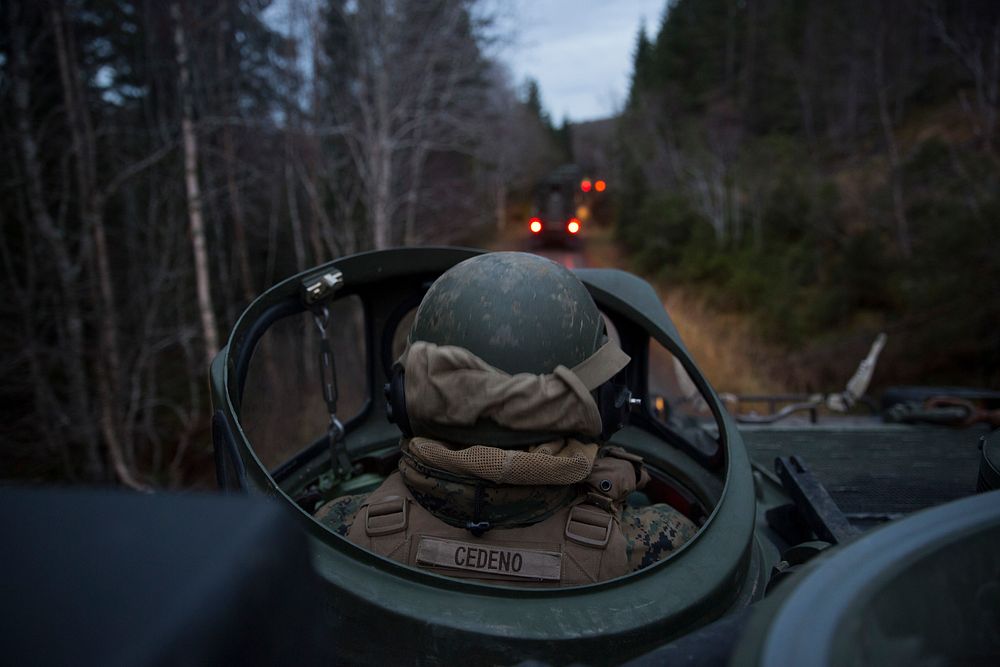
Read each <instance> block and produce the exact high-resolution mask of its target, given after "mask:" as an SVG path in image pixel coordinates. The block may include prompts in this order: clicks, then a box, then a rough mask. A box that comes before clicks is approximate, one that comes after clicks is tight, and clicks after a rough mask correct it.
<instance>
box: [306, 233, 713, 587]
mask: <svg viewBox="0 0 1000 667" xmlns="http://www.w3.org/2000/svg"><path fill="white" fill-rule="evenodd" d="M628 362H629V357H628V356H627V355H626V354H625V353H624V352H623V351H622V350H621V348H619V347H618V345H617V343H615V342H614V341H612V340H610V339H609V338H608V336H607V332H606V328H605V324H604V320H603V318H602V316H601V314H600V312H599V311H598V309H597V306H596V305H595V304H594V301H593V299H592V298H591V297H590V294H589V293H588V292H587V290H586V288H585V287H584V286H583V284H582V283H581V282H580V281H579V280H578V279H577V278H576V277H575V276H574V275H573V274H572V273H570V272H569V271H568V270H567V269H565V268H563V267H562V266H560V265H558V264H556V263H555V262H552V261H550V260H547V259H543V258H541V257H537V256H535V255H528V254H525V253H492V254H487V255H480V256H478V257H474V258H472V259H469V260H466V261H464V262H462V263H460V264H458V265H456V266H455V267H453V268H452V269H450V270H449V271H447V272H446V273H444V274H443V275H442V276H441V277H440V278H439V279H438V280H437V281H435V282H434V284H433V285H432V286H431V288H430V290H429V291H428V292H427V295H426V296H425V297H424V299H423V301H422V302H421V304H420V307H419V308H418V310H417V314H416V319H415V320H414V323H413V328H412V329H411V331H410V336H409V345H408V347H407V349H406V351H405V352H404V353H403V355H402V357H400V360H399V362H398V363H397V364H396V366H395V368H394V371H393V378H392V382H391V383H390V385H389V386H388V387H387V397H388V399H389V405H390V411H391V418H392V419H393V420H394V421H395V422H396V423H397V425H399V426H400V428H401V430H402V431H403V433H404V437H403V438H402V440H401V442H400V449H401V450H402V458H401V460H400V463H399V470H398V471H397V472H394V473H393V474H392V475H390V476H389V477H388V479H386V481H385V482H384V483H383V484H382V485H381V486H380V487H379V488H378V489H376V490H375V491H374V492H373V493H372V494H370V495H367V496H344V497H342V498H337V499H335V500H333V501H331V502H329V503H327V504H326V505H325V506H323V507H322V508H320V510H319V511H318V512H317V514H316V517H317V519H319V520H320V521H321V522H322V523H323V524H325V525H326V526H328V527H330V528H331V529H333V530H334V531H336V532H337V533H339V534H340V535H344V536H346V537H347V539H349V540H350V541H351V542H354V543H355V544H358V545H360V546H363V547H365V548H367V549H369V550H371V551H374V552H375V553H378V554H380V555H383V556H386V557H388V558H391V559H394V560H397V561H400V562H403V563H407V564H409V565H411V566H416V567H420V568H425V569H428V570H431V571H434V572H438V573H441V574H446V575H449V576H453V577H461V578H469V579H474V580H480V581H489V582H493V583H506V584H512V585H535V586H567V585H574V584H587V583H593V582H597V581H602V580H605V579H610V578H613V577H617V576H620V575H623V574H626V573H628V572H631V571H633V570H638V569H640V568H643V567H646V566H648V565H650V564H652V563H654V562H656V561H657V560H659V559H661V558H663V557H665V556H666V555H667V554H669V553H670V552H671V551H673V550H675V549H677V548H678V547H679V546H680V545H681V544H683V543H684V542H686V541H687V540H688V539H690V538H691V537H692V536H693V535H694V533H695V531H696V527H695V525H694V524H693V523H692V522H691V521H690V520H689V519H687V518H686V517H684V516H683V515H682V514H680V512H678V511H677V510H675V509H674V508H672V507H670V506H669V505H666V504H662V503H658V504H653V505H646V506H644V507H633V506H631V505H630V504H628V503H627V502H626V499H627V498H628V496H629V495H630V494H631V493H632V492H633V491H636V490H638V489H641V488H642V487H643V486H644V485H645V484H646V482H647V481H648V474H647V473H646V471H645V469H644V468H643V466H642V460H641V458H640V457H638V456H635V455H633V454H630V453H628V452H626V451H625V450H623V449H621V448H620V447H613V446H607V445H604V444H603V443H604V442H605V440H606V438H607V437H609V436H610V435H611V434H612V433H613V432H614V431H615V430H617V429H618V428H620V427H621V425H622V422H623V421H624V415H625V412H626V411H627V409H628V399H629V395H628V392H627V390H625V389H624V388H623V387H621V386H619V385H616V384H613V383H612V382H611V380H612V378H613V377H614V376H615V375H616V374H618V372H619V371H621V370H622V369H623V368H624V367H625V366H626V365H627V364H628Z"/></svg>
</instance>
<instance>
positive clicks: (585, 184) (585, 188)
mask: <svg viewBox="0 0 1000 667" xmlns="http://www.w3.org/2000/svg"><path fill="white" fill-rule="evenodd" d="M590 187H591V183H590V179H588V178H585V179H583V180H582V181H580V189H581V190H583V191H584V192H590Z"/></svg>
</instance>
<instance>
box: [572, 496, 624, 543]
mask: <svg viewBox="0 0 1000 667" xmlns="http://www.w3.org/2000/svg"><path fill="white" fill-rule="evenodd" d="M614 521H615V520H614V517H613V516H612V515H610V514H608V513H606V512H599V511H597V512H595V511H593V510H590V509H587V508H586V506H584V505H574V506H573V508H572V509H570V511H569V516H568V517H567V518H566V531H565V535H566V539H567V540H570V541H571V542H576V543H577V544H582V545H584V546H588V547H601V548H604V547H606V546H607V545H608V542H609V541H610V540H611V530H612V527H613V525H614Z"/></svg>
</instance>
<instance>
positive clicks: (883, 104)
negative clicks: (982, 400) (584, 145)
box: [618, 0, 1000, 391]
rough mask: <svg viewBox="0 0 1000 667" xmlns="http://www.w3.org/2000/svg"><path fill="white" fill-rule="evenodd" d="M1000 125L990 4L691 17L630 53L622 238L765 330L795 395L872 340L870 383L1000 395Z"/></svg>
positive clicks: (940, 0) (779, 8)
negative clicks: (884, 342) (876, 344)
mask: <svg viewBox="0 0 1000 667" xmlns="http://www.w3.org/2000/svg"><path fill="white" fill-rule="evenodd" d="M998 103H1000V4H998V3H996V2H991V1H989V0H986V1H978V0H925V1H921V2H906V1H901V0H872V1H857V0H800V1H797V2H781V1H777V0H747V1H745V2H744V1H736V0H676V1H674V2H671V3H669V6H668V9H667V11H666V13H665V14H664V17H663V21H662V23H661V24H660V25H659V26H656V29H655V30H654V31H652V33H650V32H648V31H647V30H645V29H644V30H643V31H642V32H641V33H640V34H639V36H638V39H637V41H636V46H635V51H634V68H633V76H632V84H631V90H630V93H629V98H628V101H627V105H626V108H625V109H624V111H623V113H622V115H621V117H620V118H619V121H618V136H619V149H620V154H619V168H620V169H621V170H622V174H621V175H620V176H619V180H620V181H621V182H622V183H623V187H624V192H623V193H622V196H621V198H620V201H619V211H618V213H619V216H618V222H619V224H618V234H619V237H620V238H621V239H622V241H623V242H624V243H625V244H626V245H627V247H628V248H630V249H631V250H632V252H633V258H634V262H635V266H636V267H637V268H638V269H639V270H640V271H642V272H644V273H646V274H650V275H657V276H659V277H660V279H661V280H662V281H663V282H664V283H665V285H667V289H670V286H678V285H680V286H685V287H688V288H691V287H692V286H693V288H694V289H695V290H696V291H697V293H698V294H699V295H701V297H702V298H703V299H705V300H706V301H707V302H708V303H709V304H711V307H712V308H713V309H715V310H718V311H721V312H736V313H740V314H742V315H745V316H747V317H749V318H751V321H752V323H753V329H754V331H756V332H758V333H759V334H760V336H761V339H762V340H763V341H764V342H765V343H766V344H771V343H773V344H775V345H777V346H778V350H779V351H780V354H779V355H777V356H778V358H777V359H775V358H773V357H774V356H775V355H773V354H772V355H771V357H772V358H770V359H767V360H765V361H767V362H768V363H769V364H770V365H771V366H780V368H777V369H771V370H772V371H774V372H775V373H776V374H777V375H779V376H780V377H782V378H783V380H784V381H785V382H786V384H785V387H784V389H785V390H786V391H789V390H793V391H823V390H828V387H829V386H833V385H834V384H836V383H838V382H843V378H844V377H845V373H849V372H850V369H849V368H847V366H845V362H844V361H843V360H844V359H854V360H856V359H861V358H862V357H863V356H864V354H865V351H866V350H867V348H868V345H870V344H871V341H872V340H873V339H874V338H875V336H876V334H877V333H878V332H879V331H885V332H886V333H887V334H888V336H889V341H890V343H889V345H888V346H887V348H886V351H885V352H884V354H883V357H882V360H881V361H880V363H879V373H878V375H877V376H876V383H881V384H882V385H883V386H884V385H885V384H886V383H895V384H904V383H913V384H934V383H937V384H962V385H972V386H980V387H986V386H996V385H997V384H998V382H1000V329H998V323H1000V288H998V285H1000V237H998V231H1000V228H998V223H1000V160H998V157H1000V156H998V139H1000V137H998V126H997V119H998V111H1000V104H998ZM852 363H856V362H852ZM848 365H849V364H848ZM762 370H763V369H762Z"/></svg>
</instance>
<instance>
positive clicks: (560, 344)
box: [409, 252, 607, 447]
mask: <svg viewBox="0 0 1000 667" xmlns="http://www.w3.org/2000/svg"><path fill="white" fill-rule="evenodd" d="M606 338H607V335H606V329H605V324H604V319H603V317H602V316H601V313H600V311H599V310H598V309H597V305H596V304H595V303H594V300H593V298H592V297H591V296H590V293H589V292H588V291H587V288H586V287H584V285H583V283H581V282H580V280H579V279H578V278H577V277H576V276H574V275H573V274H572V273H571V272H570V271H569V270H568V269H566V268H565V267H563V266H562V265H560V264H557V263H556V262H553V261H552V260H549V259H545V258H543V257H539V256H537V255H531V254H528V253H523V252H495V253H487V254H483V255H478V256H476V257H472V258H470V259H467V260H465V261H463V262H461V263H459V264H457V265H455V266H454V267H452V268H451V269H449V270H448V271H446V272H445V273H444V274H442V275H441V276H440V277H439V278H438V279H437V280H436V281H434V283H433V284H432V285H431V287H430V289H429V290H428V292H427V294H426V295H425V296H424V299H423V301H421V303H420V306H419V308H418V309H417V313H416V318H415V319H414V322H413V327H412V329H411V330H410V336H409V341H410V343H414V342H416V341H425V342H429V343H434V344H436V345H453V346H457V347H462V348H465V349H466V350H469V351H470V352H472V353H473V354H475V355H476V356H477V357H479V358H480V359H482V360H483V361H485V362H486V363H488V364H490V365H491V366H493V367H495V368H498V369H500V370H502V371H504V372H506V373H509V374H511V375H515V374H517V373H532V374H536V375H541V374H546V373H552V372H553V370H555V368H556V367H557V366H560V365H562V366H565V367H566V368H573V367H575V366H577V365H578V364H580V363H581V362H583V361H584V360H586V359H588V358H589V357H590V356H591V355H593V354H594V352H596V351H597V349H598V348H599V347H600V346H601V345H602V344H603V343H604V342H605V340H606ZM432 430H433V433H427V434H426V435H429V436H431V437H436V438H440V439H444V440H449V441H452V442H477V443H481V444H486V445H493V446H497V447H522V446H527V445H530V444H536V443H540V442H546V441H549V440H552V439H553V438H554V437H558V435H559V434H553V433H538V432H534V433H533V432H524V431H513V430H511V429H506V428H502V427H500V426H499V425H497V424H495V423H493V422H492V421H490V420H480V422H479V423H477V424H476V426H475V427H473V428H471V429H470V428H460V427H454V426H452V427H448V426H444V425H435V426H433V427H432Z"/></svg>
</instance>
